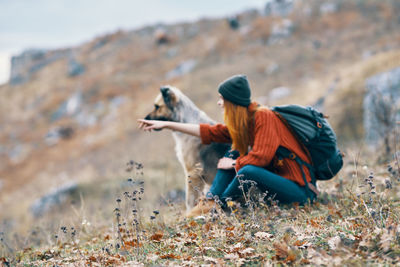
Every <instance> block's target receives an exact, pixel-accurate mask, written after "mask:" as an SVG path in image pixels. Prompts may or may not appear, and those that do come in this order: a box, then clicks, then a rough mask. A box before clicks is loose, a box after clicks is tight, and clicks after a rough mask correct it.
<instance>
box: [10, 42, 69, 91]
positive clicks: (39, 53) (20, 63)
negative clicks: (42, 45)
mask: <svg viewBox="0 0 400 267" xmlns="http://www.w3.org/2000/svg"><path fill="white" fill-rule="evenodd" d="M70 52H71V50H70V49H65V50H55V51H47V50H43V49H29V50H26V51H24V52H23V53H21V54H20V55H17V56H13V57H12V58H11V73H10V84H11V85H18V84H23V83H25V82H27V81H29V80H30V78H31V76H32V75H33V74H34V73H35V72H37V71H39V70H41V69H42V68H44V67H45V66H47V65H49V64H50V63H53V62H55V61H57V60H59V59H62V58H66V57H67V56H68V55H69V54H70Z"/></svg>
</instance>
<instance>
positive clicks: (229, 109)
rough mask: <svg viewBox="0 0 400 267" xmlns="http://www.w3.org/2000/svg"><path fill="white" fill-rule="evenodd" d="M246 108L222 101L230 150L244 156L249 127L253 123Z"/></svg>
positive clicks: (251, 115) (251, 116)
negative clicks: (230, 142)
mask: <svg viewBox="0 0 400 267" xmlns="http://www.w3.org/2000/svg"><path fill="white" fill-rule="evenodd" d="M254 113H255V112H250V111H249V110H248V108H247V107H244V106H240V105H236V104H233V103H232V102H230V101H228V100H226V99H224V122H225V124H226V126H227V127H228V131H229V134H230V136H231V139H232V149H234V150H237V151H239V153H240V156H243V155H246V154H247V152H248V149H249V145H250V137H249V127H250V125H251V123H253V117H254V116H253V115H254Z"/></svg>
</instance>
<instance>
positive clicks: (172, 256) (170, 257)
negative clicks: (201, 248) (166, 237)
mask: <svg viewBox="0 0 400 267" xmlns="http://www.w3.org/2000/svg"><path fill="white" fill-rule="evenodd" d="M180 258H181V256H179V255H175V254H172V253H168V254H165V255H162V256H160V259H175V260H179V259H180Z"/></svg>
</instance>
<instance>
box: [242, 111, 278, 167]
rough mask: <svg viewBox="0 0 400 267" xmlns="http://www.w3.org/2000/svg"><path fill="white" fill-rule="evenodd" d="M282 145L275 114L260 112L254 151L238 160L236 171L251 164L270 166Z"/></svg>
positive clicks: (256, 121)
mask: <svg viewBox="0 0 400 267" xmlns="http://www.w3.org/2000/svg"><path fill="white" fill-rule="evenodd" d="M279 144H280V136H279V134H278V131H277V128H276V120H275V114H274V113H273V112H272V111H270V110H266V111H264V110H262V111H258V112H257V113H256V115H255V127H254V144H253V148H252V150H251V151H250V152H249V153H248V154H247V155H244V156H240V157H239V158H237V160H236V171H239V170H240V169H241V168H242V167H243V166H245V165H248V164H251V165H255V166H260V167H265V166H267V165H268V164H270V162H271V160H272V159H273V157H274V156H275V153H276V150H277V149H278V147H279Z"/></svg>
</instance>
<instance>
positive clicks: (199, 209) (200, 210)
mask: <svg viewBox="0 0 400 267" xmlns="http://www.w3.org/2000/svg"><path fill="white" fill-rule="evenodd" d="M216 206H217V204H216V203H215V201H214V200H213V199H200V200H199V203H197V205H196V206H195V207H194V208H193V209H191V210H190V211H189V212H188V213H187V214H186V217H197V216H201V215H205V214H208V213H210V211H211V210H212V209H214V208H216Z"/></svg>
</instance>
